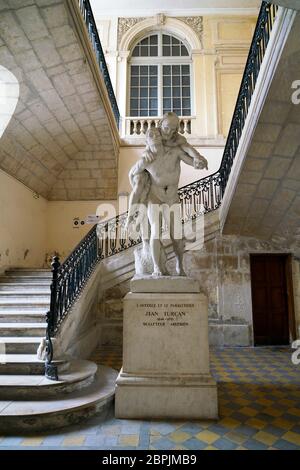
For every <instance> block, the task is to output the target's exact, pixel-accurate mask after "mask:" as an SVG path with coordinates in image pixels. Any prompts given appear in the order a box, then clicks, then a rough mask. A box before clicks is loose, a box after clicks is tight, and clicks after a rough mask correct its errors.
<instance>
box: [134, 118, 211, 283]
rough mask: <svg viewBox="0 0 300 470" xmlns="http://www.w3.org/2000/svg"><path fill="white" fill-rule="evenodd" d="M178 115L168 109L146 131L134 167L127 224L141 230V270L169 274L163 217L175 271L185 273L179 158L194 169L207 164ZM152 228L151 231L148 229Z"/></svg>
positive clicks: (179, 273)
mask: <svg viewBox="0 0 300 470" xmlns="http://www.w3.org/2000/svg"><path fill="white" fill-rule="evenodd" d="M178 126H179V119H178V117H177V115H176V114H175V113H172V112H169V113H166V114H165V115H164V116H163V118H162V120H161V122H160V125H159V127H158V128H150V129H149V130H148V131H147V134H146V149H145V151H144V153H143V155H142V158H141V159H140V160H138V161H137V163H136V164H135V165H134V166H133V167H132V168H131V170H130V172H129V179H130V183H131V185H132V188H133V190H132V193H131V195H130V205H129V212H128V220H127V225H128V228H129V231H130V230H132V229H133V227H135V229H136V230H140V231H141V235H142V240H143V247H142V250H140V251H139V255H138V256H139V262H140V265H141V266H142V267H141V268H140V272H139V273H138V274H152V275H153V276H163V275H168V271H167V269H166V256H165V253H164V249H163V245H162V242H161V238H162V228H163V221H164V222H165V223H167V225H168V230H169V232H168V233H169V235H170V239H171V242H172V245H173V249H174V253H175V257H176V272H177V275H179V276H184V275H185V272H184V269H183V248H184V247H183V236H182V224H181V211H180V204H179V198H178V192H177V190H178V183H179V177H180V162H181V161H184V162H185V163H186V164H187V165H191V166H193V167H194V168H195V169H203V168H206V169H207V168H208V165H207V160H206V159H205V158H204V157H203V156H202V155H200V154H199V153H198V152H197V151H196V150H195V149H194V148H193V147H192V146H191V145H190V144H188V142H187V141H186V139H185V137H183V136H182V135H180V134H179V133H178ZM149 232H150V233H149Z"/></svg>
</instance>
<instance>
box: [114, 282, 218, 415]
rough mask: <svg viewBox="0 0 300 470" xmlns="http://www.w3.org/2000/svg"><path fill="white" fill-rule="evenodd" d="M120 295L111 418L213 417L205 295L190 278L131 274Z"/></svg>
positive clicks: (214, 405) (214, 389)
mask: <svg viewBox="0 0 300 470" xmlns="http://www.w3.org/2000/svg"><path fill="white" fill-rule="evenodd" d="M131 288H132V290H133V291H134V292H130V293H129V294H127V295H126V296H125V298H124V332H123V368H122V370H121V371H120V373H119V376H118V379H117V387H116V398H115V400H116V401H115V413H116V417H117V418H135V419H138V418H141V419H142V418H150V419H154V418H189V419H197V418H198V419H199V418H202V419H217V418H218V401H217V386H216V382H215V381H214V379H213V378H212V376H211V375H210V370H209V349H208V319H207V299H206V297H205V296H204V295H203V294H200V293H199V287H198V284H197V282H196V281H195V280H194V279H189V278H182V277H173V278H171V277H166V278H161V279H160V278H156V279H155V278H151V277H149V278H143V279H137V278H134V279H133V281H132V285H131Z"/></svg>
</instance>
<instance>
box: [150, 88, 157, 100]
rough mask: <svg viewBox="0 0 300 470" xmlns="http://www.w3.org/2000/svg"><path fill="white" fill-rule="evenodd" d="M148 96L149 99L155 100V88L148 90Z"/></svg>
mask: <svg viewBox="0 0 300 470" xmlns="http://www.w3.org/2000/svg"><path fill="white" fill-rule="evenodd" d="M149 96H150V97H151V98H156V97H157V88H150V89H149Z"/></svg>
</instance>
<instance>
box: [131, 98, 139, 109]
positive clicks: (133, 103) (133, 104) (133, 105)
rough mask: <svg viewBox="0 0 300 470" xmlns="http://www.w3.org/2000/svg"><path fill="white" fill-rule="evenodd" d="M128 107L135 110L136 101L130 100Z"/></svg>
mask: <svg viewBox="0 0 300 470" xmlns="http://www.w3.org/2000/svg"><path fill="white" fill-rule="evenodd" d="M130 107H131V109H137V107H138V100H133V99H131V100H130Z"/></svg>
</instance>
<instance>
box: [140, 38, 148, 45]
mask: <svg viewBox="0 0 300 470" xmlns="http://www.w3.org/2000/svg"><path fill="white" fill-rule="evenodd" d="M140 44H142V45H144V46H147V45H148V44H149V38H145V39H143V40H142V41H141V42H140Z"/></svg>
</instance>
